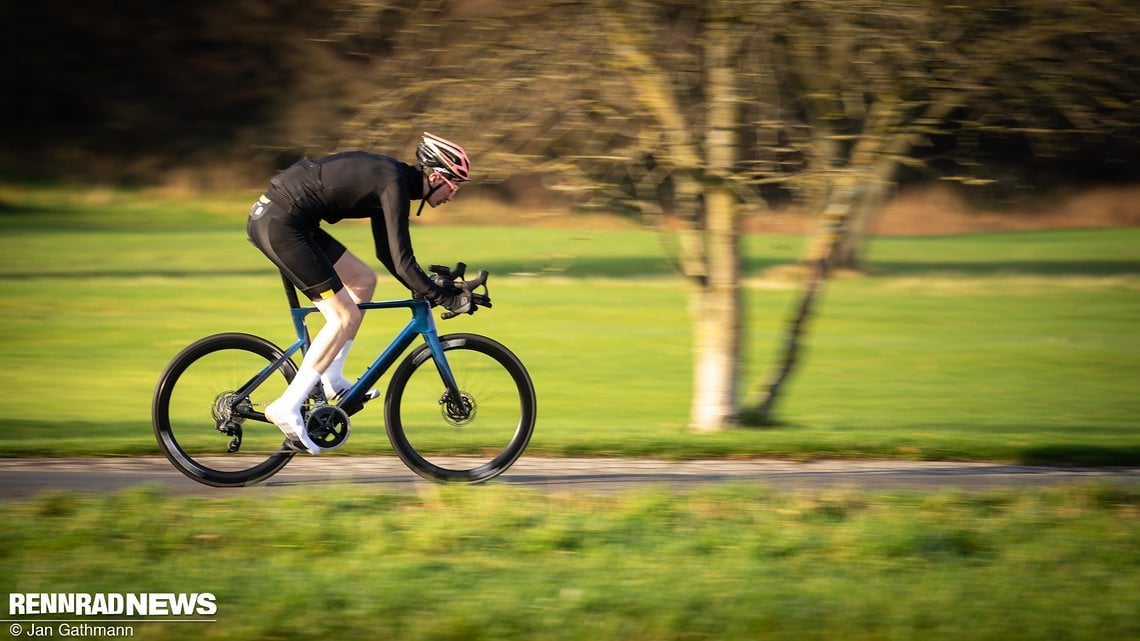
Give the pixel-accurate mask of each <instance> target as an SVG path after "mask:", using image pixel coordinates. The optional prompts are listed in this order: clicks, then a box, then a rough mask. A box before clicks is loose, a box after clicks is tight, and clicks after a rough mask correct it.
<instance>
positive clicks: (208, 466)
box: [152, 334, 297, 487]
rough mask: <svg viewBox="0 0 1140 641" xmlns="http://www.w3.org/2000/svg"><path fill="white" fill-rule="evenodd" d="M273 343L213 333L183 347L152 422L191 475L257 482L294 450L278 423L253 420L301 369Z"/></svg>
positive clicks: (161, 385) (218, 481) (166, 450)
mask: <svg viewBox="0 0 1140 641" xmlns="http://www.w3.org/2000/svg"><path fill="white" fill-rule="evenodd" d="M282 354H283V352H282V351H281V349H280V348H279V347H277V346H276V345H274V344H273V343H271V342H269V341H267V340H265V339H263V338H260V337H258V336H252V335H250V334H216V335H214V336H207V337H206V338H203V339H201V340H199V341H197V342H195V343H193V344H191V345H190V346H189V347H187V348H186V349H184V350H182V351H181V352H180V353H179V354H178V355H177V356H175V357H174V360H172V361H171V362H170V365H168V366H167V368H166V371H164V372H163V374H162V378H160V379H159V381H158V386H157V387H156V388H155V392H154V402H153V405H152V423H153V426H154V434H155V438H156V439H157V440H158V445H159V446H160V447H161V448H162V452H163V454H165V455H166V458H167V459H169V460H170V462H171V463H173V464H174V467H176V468H178V470H179V471H180V472H182V473H183V474H185V475H186V476H188V477H190V478H191V479H194V480H195V481H198V482H199V483H204V484H206V485H213V486H217V487H230V486H242V485H252V484H254V483H257V482H259V481H262V480H264V479H266V478H268V477H270V476H272V475H273V474H275V473H276V472H277V471H278V470H280V469H281V468H282V467H284V466H285V464H286V463H288V462H289V460H290V459H291V458H293V451H292V450H290V449H288V448H286V447H284V442H285V437H284V435H283V434H282V433H281V430H279V429H277V427H276V426H274V425H273V424H272V423H268V422H263V421H259V420H256V419H250V418H249V414H250V413H255V412H260V411H264V409H265V405H266V404H268V403H269V402H271V401H273V400H274V399H276V398H277V397H279V396H280V395H281V393H282V392H284V391H285V388H286V387H287V386H288V384H289V381H291V380H293V376H294V375H295V374H296V371H297V370H296V366H295V365H294V364H293V361H292V360H289V359H285V360H284V361H283V362H282V363H281V366H280V367H278V368H277V369H276V371H272V372H269V374H268V376H267V378H266V379H265V380H264V381H263V382H262V383H261V384H259V385H256V386H255V389H252V390H246V389H245V388H247V387H251V386H253V382H254V381H256V379H257V378H258V377H259V374H262V373H265V372H267V371H268V369H269V368H270V366H271V365H272V364H273V363H275V362H277V361H278V359H280V358H281V356H282Z"/></svg>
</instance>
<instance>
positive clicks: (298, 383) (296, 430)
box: [265, 365, 321, 454]
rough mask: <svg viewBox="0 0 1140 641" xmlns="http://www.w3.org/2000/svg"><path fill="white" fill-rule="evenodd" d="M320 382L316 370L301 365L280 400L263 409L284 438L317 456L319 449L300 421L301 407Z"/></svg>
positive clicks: (319, 376)
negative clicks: (294, 441)
mask: <svg viewBox="0 0 1140 641" xmlns="http://www.w3.org/2000/svg"><path fill="white" fill-rule="evenodd" d="M320 380H321V375H320V373H319V372H317V370H315V369H313V368H312V367H309V366H307V365H302V366H301V368H300V369H298V370H297V375H296V376H294V377H293V381H292V382H291V383H289V387H287V388H285V393H284V394H282V395H281V398H278V399H277V400H275V401H273V402H272V403H270V404H269V405H268V406H267V407H266V408H265V417H266V418H268V419H269V420H270V421H271V422H272V423H273V424H274V425H276V426H277V427H278V429H280V430H281V431H282V432H284V433H285V436H287V437H289V438H290V439H293V440H296V441H300V442H301V444H302V445H304V446H305V449H307V450H308V451H309V453H310V454H319V453H320V451H321V448H320V446H319V445H317V444H316V443H314V442H313V439H311V438H309V431H308V430H307V429H305V423H304V421H302V420H301V405H302V404H304V402H305V401H306V400H307V399H308V398H309V394H310V393H311V392H312V391H313V387H315V386H316V384H317V383H319V382H320Z"/></svg>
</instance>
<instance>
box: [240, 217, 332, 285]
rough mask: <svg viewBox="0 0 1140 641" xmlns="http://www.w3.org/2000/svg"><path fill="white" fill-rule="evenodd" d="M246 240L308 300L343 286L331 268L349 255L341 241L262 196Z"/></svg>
mask: <svg viewBox="0 0 1140 641" xmlns="http://www.w3.org/2000/svg"><path fill="white" fill-rule="evenodd" d="M246 231H247V233H248V234H249V240H250V241H251V242H252V243H253V244H254V245H256V246H257V248H258V249H260V250H261V253H263V254H265V255H266V256H267V257H268V258H269V260H271V261H273V264H274V265H277V268H278V269H280V270H281V272H282V273H283V274H285V276H286V277H288V278H289V280H290V281H292V282H293V284H294V285H296V286H297V289H299V290H301V293H303V294H304V295H306V296H308V297H309V299H310V300H322V299H325V298H329V297H331V296H332V295H334V294H336V293H337V292H339V291H340V290H341V289H342V288H343V287H344V283H342V282H341V280H340V276H337V273H336V270H335V269H334V268H333V264H334V263H336V261H337V260H339V259H340V257H341V256H343V255H344V252H346V251H348V250H347V249H345V247H344V245H342V244H340V241H338V240H337V239H335V238H333V237H332V236H330V235H329V234H328V232H326V231H325V230H323V229H321V228H320V227H317V226H315V225H313V224H312V223H311V222H309V221H308V220H306V219H305V218H304V217H303V216H297V215H293V214H291V213H289V212H287V211H285V210H284V209H282V208H281V207H279V206H277V205H275V204H274V203H272V202H270V200H269V199H268V198H266V197H265V196H262V197H261V198H260V199H259V200H258V201H257V202H256V203H255V204H254V205H253V208H252V209H250V211H249V224H248V225H247V226H246Z"/></svg>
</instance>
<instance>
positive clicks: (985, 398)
mask: <svg viewBox="0 0 1140 641" xmlns="http://www.w3.org/2000/svg"><path fill="white" fill-rule="evenodd" d="M247 196H248V195H238V196H234V197H224V198H223V197H216V198H209V199H203V200H200V201H194V200H188V199H181V200H170V199H154V198H151V197H149V196H145V195H140V194H131V193H129V192H116V191H108V192H96V193H79V192H68V191H64V190H55V191H53V190H13V189H11V188H8V189H4V190H0V202H4V203H6V205H5V207H4V208H3V209H2V210H0V328H2V329H3V331H2V332H0V389H4V390H6V391H5V400H6V401H7V406H8V410H7V411H6V412H5V413H4V414H3V415H2V416H0V455H3V456H37V455H110V454H156V453H157V452H158V449H157V446H156V445H155V443H154V439H153V437H152V436H151V433H150V427H149V411H150V395H151V393H152V390H153V386H154V384H155V382H156V381H157V379H158V376H159V374H160V373H161V371H162V369H163V367H164V366H165V365H166V363H167V362H168V361H169V360H170V358H172V357H173V355H174V354H175V353H176V352H177V351H178V350H180V349H181V348H182V347H184V346H185V345H187V344H188V343H190V342H191V341H193V340H195V339H197V338H199V337H201V336H204V335H206V334H211V333H216V332H223V331H246V332H250V333H255V334H260V335H263V336H265V337H267V338H269V339H270V340H273V341H274V342H277V343H279V344H284V343H287V342H289V341H290V340H291V337H290V335H289V332H290V329H289V324H288V317H287V314H286V311H285V307H284V301H283V297H282V295H281V291H280V285H279V282H278V277H277V275H276V273H275V272H274V271H273V270H272V267H271V266H269V265H268V262H267V261H265V260H264V258H262V257H261V256H260V254H258V253H257V252H256V250H254V249H253V248H252V247H251V246H250V245H249V243H248V242H247V241H246V240H245V235H244V214H245V210H246V209H247V208H248V202H247V201H248V200H250V199H249V198H248V197H247ZM336 233H337V236H338V237H339V238H341V239H343V241H344V242H345V243H346V244H347V245H348V246H349V247H350V248H351V249H353V250H354V251H355V252H357V253H358V254H359V255H361V256H364V257H369V256H371V253H372V241H371V238H370V234H369V231H368V228H367V227H366V226H365V225H361V224H355V223H353V222H348V221H346V222H345V223H342V224H339V225H337V227H336ZM413 236H414V238H415V241H416V248H417V251H418V254H419V258H420V260H421V262H423V263H425V264H426V263H431V262H439V263H448V262H454V261H455V260H457V259H462V260H465V261H466V262H468V263H469V264H470V265H471V266H472V267H473V268H488V269H490V270H491V271H492V273H493V276H492V280H491V293H492V295H493V297H494V301H495V308H494V309H492V310H484V311H481V312H480V313H479V314H477V315H475V316H473V317H465V318H462V319H457V320H454V321H448V322H444V323H441V325H440V329H441V331H443V332H477V333H484V334H487V335H489V336H492V337H494V338H496V339H498V340H500V341H502V342H503V343H505V344H506V345H508V346H509V347H511V348H512V349H513V350H514V351H515V352H516V353H518V354H519V356H520V357H521V358H522V360H523V361H524V363H526V365H527V367H528V368H529V369H530V372H531V374H532V376H533V378H534V379H535V383H536V385H537V388H538V398H539V422H538V426H537V431H536V434H535V437H534V439H533V441H532V443H531V446H530V448H529V451H530V452H531V453H534V454H546V455H562V456H574V455H615V456H617V455H620V456H658V457H666V458H692V457H731V456H744V457H756V456H776V457H787V458H797V459H807V458H822V457H854V458H907V459H960V460H1001V461H1019V462H1026V463H1062V464H1093V465H1099V464H1131V465H1135V464H1137V463H1140V429H1138V426H1137V423H1136V421H1137V417H1140V395H1137V394H1136V389H1138V387H1140V338H1138V334H1137V332H1136V329H1135V322H1136V319H1137V318H1140V230H1137V229H1123V230H1096V231H1060V232H1019V233H1002V234H987V235H976V236H951V237H933V238H881V239H875V240H873V241H872V243H871V245H870V246H869V248H868V254H867V261H868V266H869V270H868V274H867V275H864V276H856V277H852V276H845V275H840V276H839V277H837V278H836V279H834V280H832V281H831V282H830V283H829V284H828V286H827V289H826V291H825V293H824V295H823V298H822V300H821V303H820V305H819V307H818V317H817V318H816V319H815V320H814V321H813V323H812V324H811V326H810V330H809V334H808V336H807V340H806V343H805V346H804V353H803V356H802V361H801V365H800V369H799V370H798V372H797V373H796V375H795V378H794V379H793V380H792V382H791V383H790V385H789V386H788V388H787V390H786V396H785V398H784V400H783V402H782V403H781V404H780V405H779V406H778V417H779V419H780V422H779V423H778V424H777V425H775V426H773V427H769V428H765V429H736V430H729V431H726V432H724V433H720V434H715V435H696V434H693V433H691V432H689V431H688V430H687V429H686V424H687V417H688V401H689V391H690V375H691V374H690V369H691V354H690V349H691V348H690V335H689V318H688V313H687V310H686V306H687V299H686V290H685V287H686V286H685V284H684V282H683V281H682V280H681V279H679V278H677V277H676V276H675V275H674V274H673V272H672V271H671V268H670V260H669V256H668V251H669V250H668V247H669V239H668V237H664V236H661V235H659V234H656V233H654V232H650V231H646V230H640V229H574V228H567V229H551V228H543V229H539V228H523V227H509V228H508V227H446V226H418V227H417V228H416V229H415V230H414V231H413ZM802 242H803V239H801V238H798V237H794V236H748V237H746V238H745V242H744V247H745V254H746V256H745V275H746V282H747V288H746V299H747V321H746V325H747V328H748V329H747V332H746V347H745V350H744V353H743V355H742V363H741V366H742V369H743V372H744V379H745V382H746V385H747V386H749V387H750V388H751V387H753V386H755V385H758V384H760V383H761V382H762V381H764V380H765V378H766V377H767V375H768V374H769V373H770V371H771V368H772V366H773V363H774V359H775V357H776V356H777V354H778V351H779V344H780V341H781V340H782V333H783V324H784V322H785V319H786V317H787V316H788V314H789V312H790V310H791V308H792V305H793V302H794V297H795V295H796V293H797V288H798V284H797V282H796V280H795V279H794V278H793V277H790V276H789V271H790V270H788V269H787V267H786V266H788V265H791V264H793V263H794V262H795V259H796V257H797V256H798V254H799V251H800V248H801V245H802ZM403 295H404V293H403V292H401V291H399V289H398V287H396V286H395V285H394V284H393V283H392V282H391V281H384V282H383V284H382V285H381V290H380V292H379V293H378V296H380V297H384V298H397V297H402V296H403ZM403 322H404V319H403V318H402V317H399V314H396V313H389V314H381V313H373V314H370V315H369V316H368V318H367V320H366V324H365V329H364V331H363V333H362V335H361V336H360V337H359V338H358V340H357V343H356V347H355V349H354V352H353V356H352V358H351V359H350V362H349V370H353V369H363V368H364V367H365V365H366V364H367V362H368V360H369V357H370V355H373V354H376V353H378V352H379V350H380V349H381V348H382V347H383V346H384V345H385V344H386V342H387V340H388V339H389V337H390V336H391V335H393V334H394V333H395V331H396V329H397V328H398V327H399V326H401V325H402V324H403ZM382 383H383V381H382ZM389 451H390V449H389V447H388V445H387V443H386V439H385V437H384V433H383V425H382V416H381V412H380V409H379V407H377V408H369V409H367V410H365V411H364V412H363V413H362V414H360V415H358V417H357V418H356V419H355V420H354V424H353V436H352V440H351V441H350V442H349V443H348V444H347V445H346V446H345V448H344V449H343V450H342V452H343V453H345V454H348V455H351V454H365V453H386V452H389Z"/></svg>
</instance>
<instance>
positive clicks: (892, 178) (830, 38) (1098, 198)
mask: <svg viewBox="0 0 1140 641" xmlns="http://www.w3.org/2000/svg"><path fill="white" fill-rule="evenodd" d="M0 24H3V25H4V27H3V29H4V37H3V38H2V39H0V54H2V55H3V59H4V61H5V64H4V65H2V66H0V87H2V91H3V100H2V101H0V140H2V142H3V144H2V145H0V178H2V179H3V180H5V181H8V182H20V183H25V184H26V183H30V182H36V181H46V182H53V183H66V184H92V183H94V184H104V185H107V184H110V185H116V186H126V187H159V188H163V189H167V190H173V192H174V193H183V194H196V193H204V192H216V191H234V190H248V191H249V192H250V193H254V190H257V189H259V188H260V186H261V185H263V184H264V183H265V181H266V179H267V178H268V177H269V176H271V175H272V174H273V173H274V172H275V171H278V170H280V169H282V168H284V167H286V166H288V165H289V164H290V163H292V162H294V161H295V160H297V159H298V158H300V157H301V156H304V155H309V156H316V155H321V154H325V153H330V152H333V151H337V150H345V149H368V150H373V151H378V152H381V153H387V154H390V155H393V156H396V157H399V158H402V159H404V160H406V161H410V160H412V159H413V158H414V156H413V150H414V145H415V142H416V140H417V138H418V136H419V134H420V132H421V131H425V130H427V131H432V132H433V133H436V134H438V135H442V136H444V137H447V138H450V139H452V140H456V141H458V142H460V143H461V144H463V145H464V146H465V147H466V148H467V150H468V151H469V152H470V154H471V155H472V157H473V159H474V172H475V177H476V178H475V183H474V185H473V186H471V187H469V188H466V191H465V194H464V199H463V200H464V201H465V203H464V204H463V206H464V207H468V206H470V203H475V202H478V201H480V200H482V199H486V200H488V201H491V202H493V203H494V205H493V207H494V214H493V220H495V221H497V222H509V221H510V220H512V215H515V216H517V217H519V218H525V219H527V220H531V221H533V220H534V218H535V216H536V215H537V216H539V217H540V218H541V216H540V214H542V213H543V212H548V211H552V212H554V213H553V214H552V215H553V217H555V218H557V219H558V220H560V221H566V220H575V217H579V218H577V220H582V221H594V220H595V219H593V218H588V216H604V217H609V218H610V219H614V220H620V221H622V222H623V224H624V223H629V224H633V225H639V226H643V227H648V228H650V229H654V230H665V231H667V232H669V237H668V240H667V241H666V242H665V245H664V246H665V247H666V249H667V254H668V258H669V260H670V261H671V262H672V263H674V267H675V269H676V271H677V272H679V273H680V274H682V275H683V276H684V278H685V281H686V283H687V284H688V290H687V291H688V307H689V308H690V311H691V312H692V323H693V341H694V346H695V347H694V358H695V359H696V360H695V361H694V369H695V370H696V371H697V372H699V373H698V374H697V376H696V377H695V379H694V386H695V389H694V413H693V416H692V417H691V423H692V424H693V425H694V426H696V427H698V428H699V429H703V428H708V429H710V430H715V429H717V428H718V427H719V426H721V425H722V424H723V423H724V421H725V419H726V418H728V417H731V416H733V415H737V414H738V410H739V409H740V408H739V407H736V405H737V404H738V403H739V402H740V399H741V398H742V397H743V394H742V389H741V388H742V386H741V385H740V384H739V383H738V380H739V371H738V370H739V358H738V355H739V354H740V351H741V349H742V346H741V344H742V342H743V341H742V337H741V335H742V329H741V327H742V325H743V323H744V321H743V320H742V315H743V312H742V311H741V310H742V304H741V302H740V293H739V292H740V289H741V287H740V282H741V281H740V279H741V274H740V263H741V249H740V244H741V243H740V238H741V234H742V232H748V231H764V230H769V231H771V230H776V231H779V232H783V233H797V234H800V233H805V234H810V235H811V238H812V240H811V241H810V242H809V243H808V244H807V247H806V249H805V250H804V255H803V263H804V265H806V266H807V267H808V271H809V277H808V278H807V280H806V281H805V288H804V294H803V298H802V301H801V303H800V304H799V309H800V311H801V312H802V313H801V314H800V315H799V317H798V318H797V317H795V315H793V316H794V317H793V319H792V321H791V323H790V328H791V329H790V330H789V332H788V333H789V334H790V335H791V338H790V340H791V341H794V340H795V338H796V336H798V334H799V333H800V324H799V323H801V322H802V321H804V320H805V319H806V318H808V317H809V316H810V313H811V310H812V305H811V303H812V301H813V300H814V296H815V292H816V291H817V290H818V283H819V282H821V281H822V280H823V278H824V277H825V276H827V275H828V273H830V271H831V270H834V269H836V268H843V269H848V270H859V269H861V268H863V266H864V262H865V261H864V252H865V246H866V238H867V237H868V236H869V235H873V234H875V233H885V232H894V233H906V234H914V233H929V232H937V233H949V232H958V231H976V230H1001V229H1018V228H1026V227H1030V228H1032V227H1041V226H1047V227H1098V226H1122V225H1137V224H1140V206H1138V205H1137V203H1140V198H1137V197H1136V196H1137V195H1138V191H1137V189H1136V188H1135V187H1133V185H1135V184H1136V182H1137V179H1138V178H1140V165H1138V164H1137V163H1136V162H1135V159H1136V158H1137V157H1138V156H1140V154H1138V152H1140V39H1137V38H1136V34H1137V33H1140V12H1137V11H1136V10H1135V7H1134V6H1133V4H1132V3H1131V2H1129V1H1127V0H1075V1H1060V0H1010V1H1008V2H1002V3H983V2H978V3H952V4H947V3H944V2H941V1H936V0H800V1H795V2H774V1H763V0H707V1H680V0H663V1H660V2H642V1H636V0H634V1H629V2H611V1H606V0H584V1H573V2H571V1H567V0H534V1H532V2H527V3H517V2H510V1H508V0H425V1H411V0H396V1H379V0H304V1H302V0H225V1H222V0H194V1H187V0H171V1H169V2H163V3H154V2H149V1H146V0H123V1H122V2H118V3H115V4H113V5H111V4H107V3H101V2H88V1H78V2H77V1H75V0H66V1H65V0H40V1H38V2H8V3H4V4H3V6H2V8H0ZM2 204H3V203H0V205H2ZM457 207H458V206H457ZM450 211H456V213H459V212H461V211H463V210H462V209H461V208H459V209H454V210H449V213H450ZM528 217H529V218H528ZM547 218H548V219H547V220H546V221H545V222H550V220H549V217H547ZM452 220H464V219H462V218H455V219H452ZM570 224H573V223H570ZM795 347H796V346H795V344H794V342H793V343H789V344H788V345H787V347H786V349H785V353H784V354H783V357H782V358H783V359H784V362H785V366H786V367H785V369H787V368H788V367H790V366H791V365H794V361H795V353H796V349H795ZM706 357H707V358H706ZM777 360H779V359H777ZM776 386H778V379H777V381H776V382H774V383H772V384H771V385H770V386H769V388H772V387H776ZM769 393H770V390H769ZM763 397H764V392H763V391H761V392H758V393H757V394H756V395H754V396H753V397H752V400H751V401H750V402H748V403H745V405H750V406H753V408H754V409H758V410H759V411H758V414H757V415H756V418H757V420H760V421H762V420H763V419H764V417H765V412H766V410H765V409H764V408H765V407H766V403H767V401H765V400H764V398H763ZM700 408H704V409H700ZM702 426H704V427H703V428H702Z"/></svg>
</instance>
